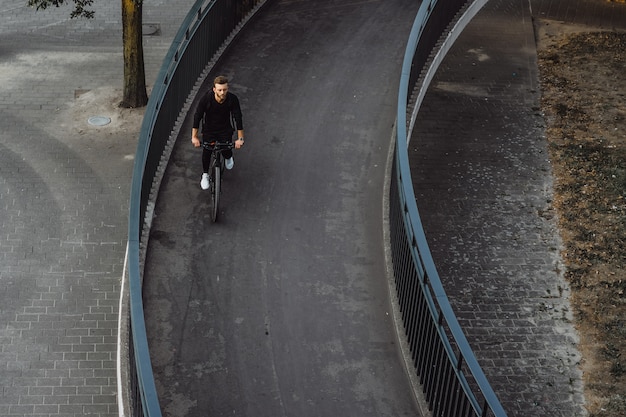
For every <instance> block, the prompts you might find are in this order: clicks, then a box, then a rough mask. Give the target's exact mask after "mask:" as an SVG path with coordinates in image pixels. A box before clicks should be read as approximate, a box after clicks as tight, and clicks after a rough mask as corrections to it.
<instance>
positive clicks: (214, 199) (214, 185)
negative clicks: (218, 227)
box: [202, 141, 233, 223]
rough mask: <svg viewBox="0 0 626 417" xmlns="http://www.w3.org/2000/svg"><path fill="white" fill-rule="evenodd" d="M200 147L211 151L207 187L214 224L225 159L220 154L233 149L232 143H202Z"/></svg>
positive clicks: (217, 210)
mask: <svg viewBox="0 0 626 417" xmlns="http://www.w3.org/2000/svg"><path fill="white" fill-rule="evenodd" d="M202 147H203V148H205V149H208V150H211V151H213V152H211V161H210V163H209V187H210V190H211V220H212V221H213V222H214V223H215V222H216V221H217V215H218V212H219V203H220V193H221V192H222V190H221V188H222V174H223V173H224V168H225V166H226V158H224V155H222V152H224V151H226V150H229V149H233V143H232V142H231V141H228V142H218V141H211V142H202Z"/></svg>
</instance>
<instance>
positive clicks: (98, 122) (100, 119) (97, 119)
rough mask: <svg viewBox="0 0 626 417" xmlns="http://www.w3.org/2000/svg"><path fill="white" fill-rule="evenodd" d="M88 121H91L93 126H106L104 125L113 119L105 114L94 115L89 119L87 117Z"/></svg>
mask: <svg viewBox="0 0 626 417" xmlns="http://www.w3.org/2000/svg"><path fill="white" fill-rule="evenodd" d="M87 123H89V124H90V125H92V126H104V125H108V124H109V123H111V119H110V118H109V117H104V116H92V117H90V118H89V119H87Z"/></svg>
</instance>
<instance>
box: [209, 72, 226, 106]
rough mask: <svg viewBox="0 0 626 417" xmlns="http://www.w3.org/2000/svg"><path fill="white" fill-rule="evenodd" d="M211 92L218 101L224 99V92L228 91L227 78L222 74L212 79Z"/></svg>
mask: <svg viewBox="0 0 626 417" xmlns="http://www.w3.org/2000/svg"><path fill="white" fill-rule="evenodd" d="M213 93H214V94H215V100H217V102H218V103H221V102H222V101H224V100H226V94H227V93H228V78H226V77H224V76H223V75H218V76H217V77H215V79H214V80H213Z"/></svg>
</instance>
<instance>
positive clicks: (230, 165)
mask: <svg viewBox="0 0 626 417" xmlns="http://www.w3.org/2000/svg"><path fill="white" fill-rule="evenodd" d="M234 166H235V160H234V159H233V157H232V156H231V157H230V158H228V159H227V160H226V169H233V167H234Z"/></svg>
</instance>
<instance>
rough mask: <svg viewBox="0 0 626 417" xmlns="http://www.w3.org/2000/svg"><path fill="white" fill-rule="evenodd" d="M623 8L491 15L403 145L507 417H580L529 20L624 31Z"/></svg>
mask: <svg viewBox="0 0 626 417" xmlns="http://www.w3.org/2000/svg"><path fill="white" fill-rule="evenodd" d="M531 4H532V8H531V7H529V5H531ZM617 7H621V9H617V8H616V5H615V4H611V3H608V2H597V1H588V0H581V1H577V2H568V1H543V0H532V1H531V2H520V1H515V0H492V1H491V2H489V3H487V5H486V6H485V7H484V8H483V10H481V12H480V13H479V14H478V15H477V16H476V18H475V19H474V20H473V21H472V22H471V24H470V26H468V27H467V28H466V30H465V31H464V32H463V34H462V35H461V37H460V38H459V40H458V41H457V42H456V43H455V45H454V46H453V48H452V50H451V51H450V53H449V54H448V56H447V57H446V59H445V61H444V62H443V64H442V66H441V68H440V70H439V71H438V73H437V75H436V77H435V79H434V80H433V83H432V84H431V89H430V90H429V92H428V93H427V95H426V97H425V100H424V105H423V107H422V111H421V112H420V115H419V117H418V121H417V123H416V126H417V128H416V131H415V132H414V134H413V138H412V142H411V144H410V147H409V152H410V155H411V156H410V158H411V165H412V167H413V169H412V174H413V177H414V186H415V192H416V198H417V202H418V207H419V209H420V214H421V217H422V221H423V223H424V227H425V230H426V235H427V238H428V242H429V244H430V248H431V250H432V253H433V257H434V259H435V263H436V265H437V267H438V270H439V273H440V276H441V277H442V279H443V280H444V286H445V288H446V291H447V292H448V294H449V296H450V298H451V302H452V304H453V307H454V309H455V311H456V312H457V316H458V318H459V321H460V323H461V326H462V327H463V328H464V330H465V332H466V335H467V336H468V339H469V341H470V345H471V346H472V347H473V349H474V350H475V353H476V356H477V358H478V360H479V362H480V363H481V365H482V367H483V369H484V371H485V373H486V375H487V377H488V379H489V380H490V382H491V383H492V385H493V387H494V390H495V391H496V393H497V394H498V396H499V397H500V399H501V401H502V402H503V405H504V407H505V410H506V411H507V413H508V415H509V416H511V417H512V416H524V417H527V416H563V417H572V416H583V415H586V410H585V409H584V398H583V392H582V389H583V386H582V376H581V372H580V369H579V368H578V364H579V362H580V360H581V355H580V353H579V352H578V350H577V346H576V344H577V340H578V338H577V334H576V331H575V329H574V327H573V325H572V311H571V309H570V307H569V303H568V294H569V286H568V283H567V282H566V281H565V280H564V278H563V275H562V273H563V265H562V260H561V258H560V254H559V250H560V248H561V242H560V240H559V235H558V230H557V225H556V216H555V213H554V212H553V209H552V207H551V199H552V177H551V168H550V163H549V160H548V153H547V147H546V146H547V144H546V141H545V126H544V120H543V118H542V115H541V113H540V110H539V98H540V91H539V89H538V88H539V82H538V74H537V57H536V47H535V39H534V32H533V21H532V18H537V17H542V18H550V19H555V20H559V21H566V22H568V23H581V24H589V25H591V26H592V27H603V28H613V27H615V24H616V22H621V24H622V26H624V25H625V24H626V8H624V7H623V5H621V6H620V5H618V6H617ZM531 10H532V15H531ZM553 30H558V28H556V25H555V26H553Z"/></svg>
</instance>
